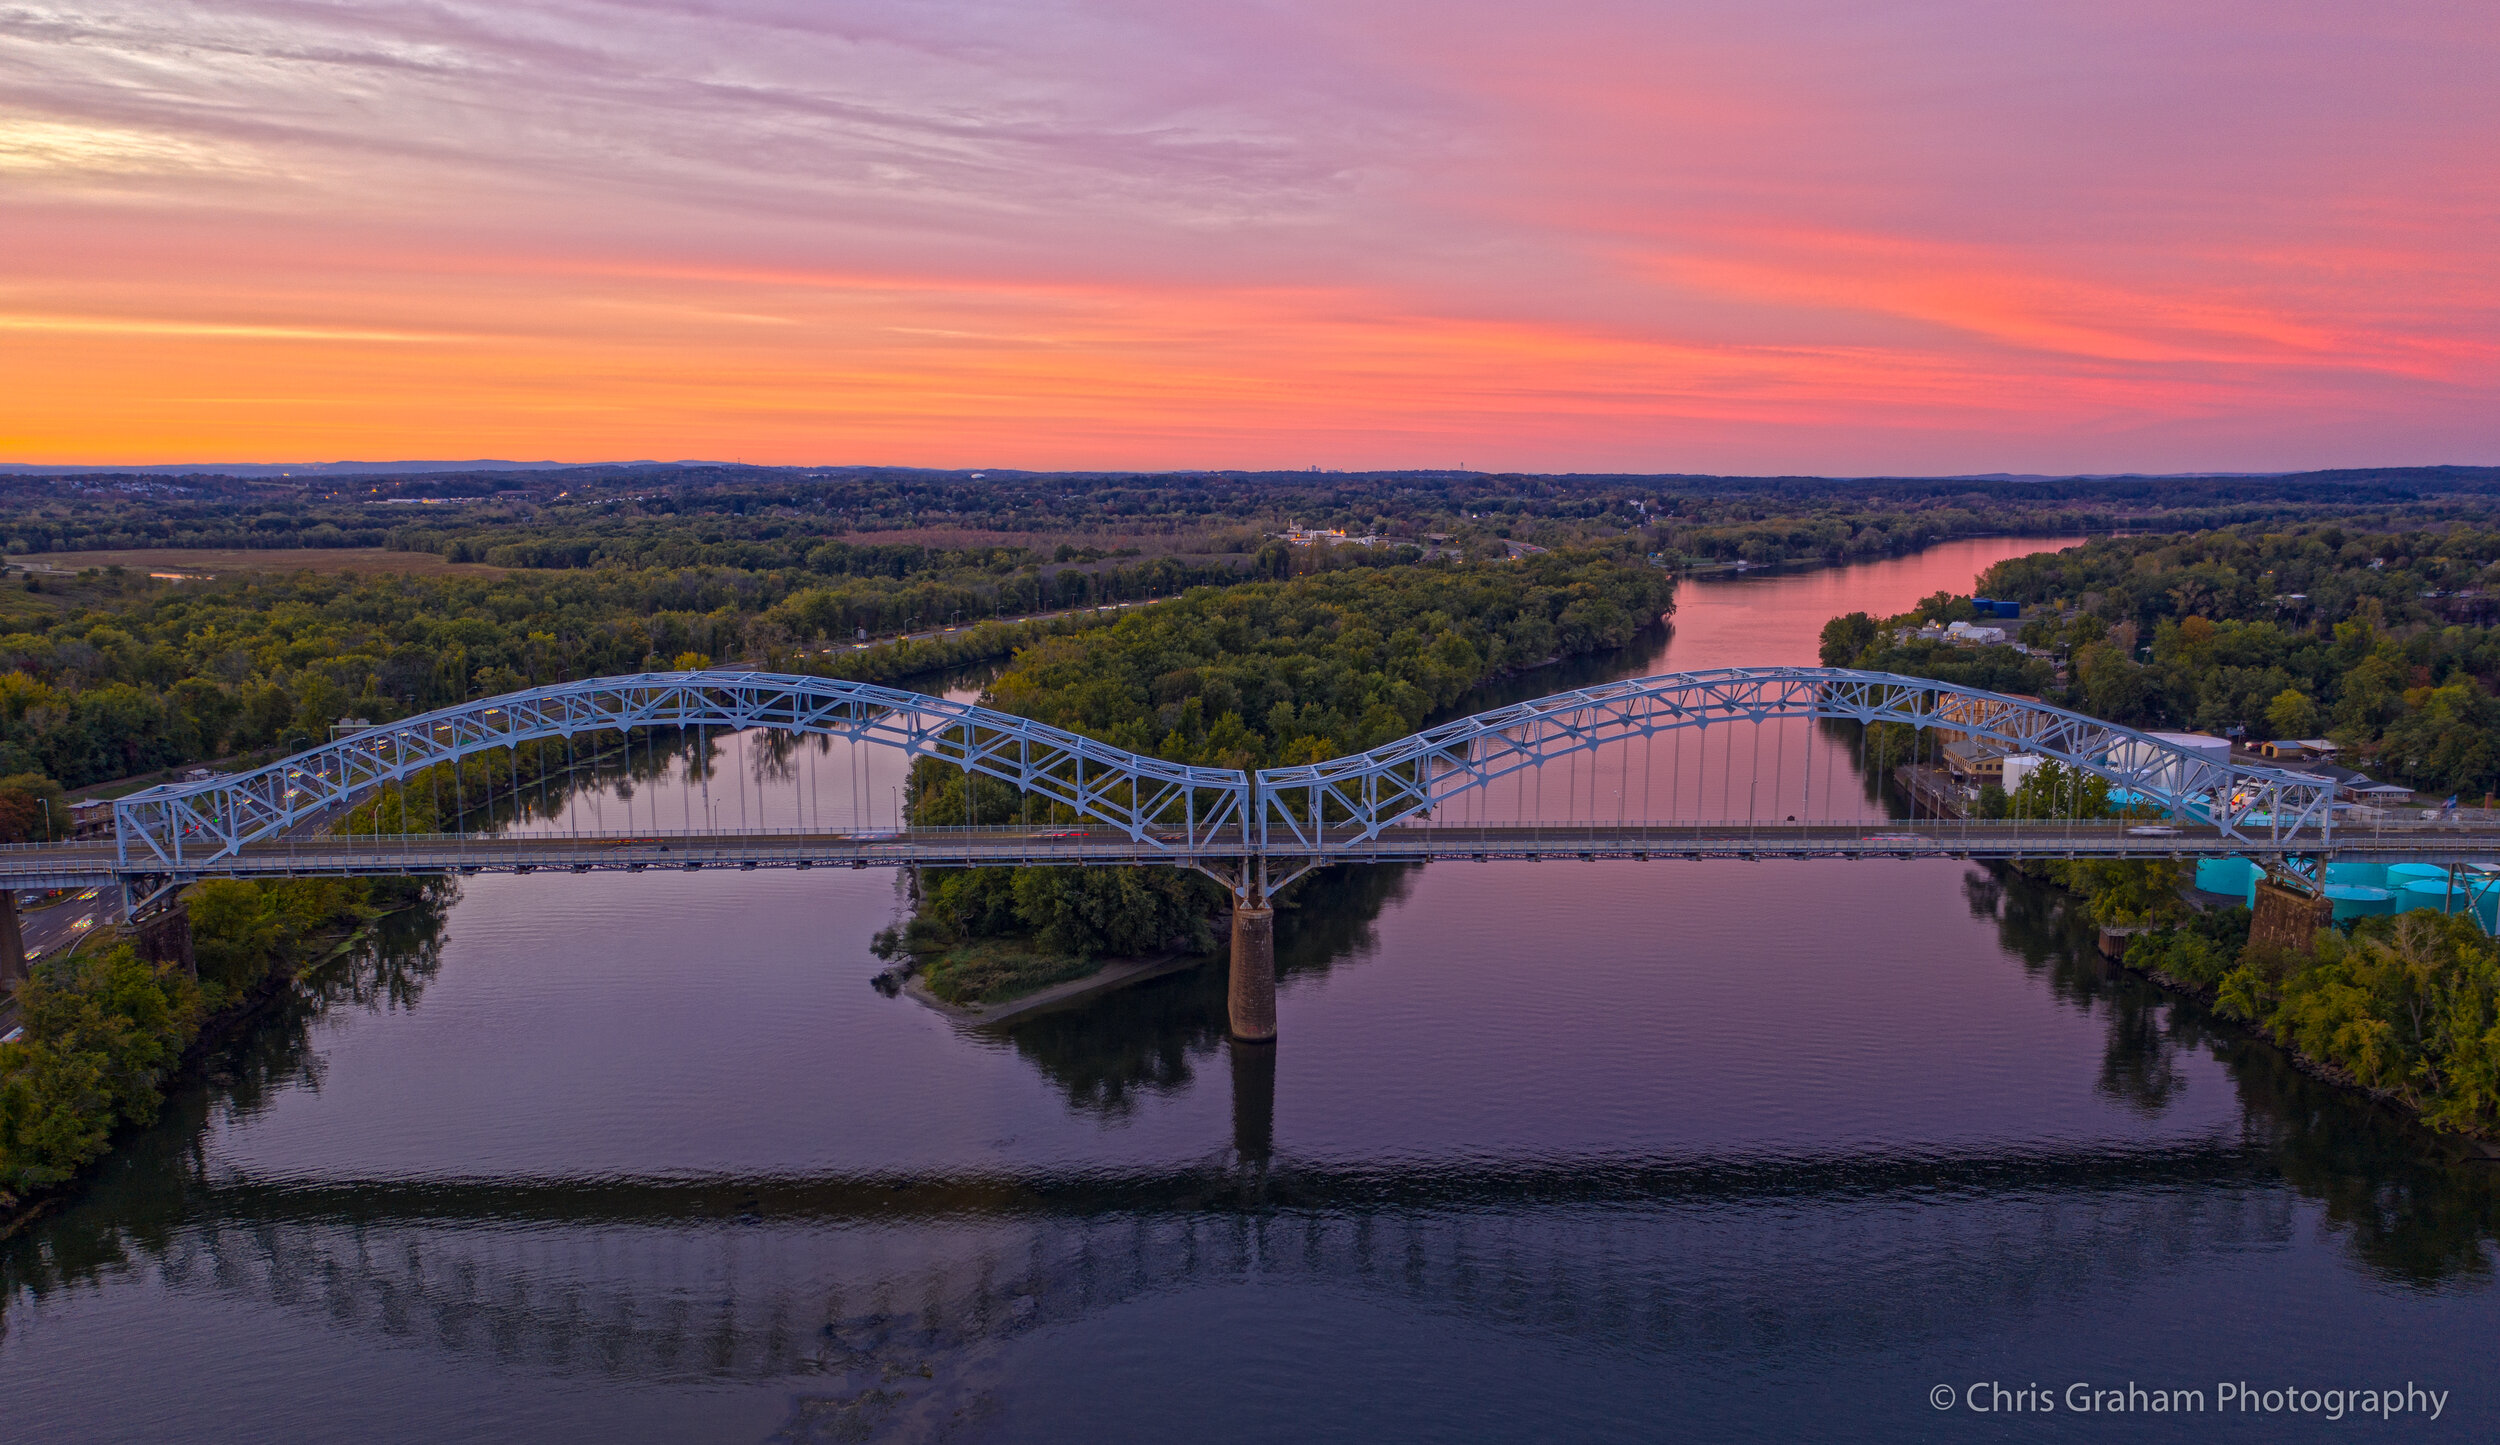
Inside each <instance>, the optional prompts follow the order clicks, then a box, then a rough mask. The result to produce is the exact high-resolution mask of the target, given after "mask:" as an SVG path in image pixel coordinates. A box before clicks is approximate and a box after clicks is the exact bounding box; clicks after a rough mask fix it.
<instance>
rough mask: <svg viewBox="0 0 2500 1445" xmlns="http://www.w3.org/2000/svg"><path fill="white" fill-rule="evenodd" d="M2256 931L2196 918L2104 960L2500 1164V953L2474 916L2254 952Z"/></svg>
mask: <svg viewBox="0 0 2500 1445" xmlns="http://www.w3.org/2000/svg"><path fill="white" fill-rule="evenodd" d="M2059 886H2062V885H2059ZM2065 891H2066V892H2067V893H2068V894H2069V895H2070V896H2073V897H2077V898H2081V897H2083V896H2084V895H2083V894H2082V893H2080V892H2078V891H2077V890H2075V889H2073V888H2071V887H2068V888H2065ZM2250 921H2251V915H2250V914H2249V913H2248V912H2247V910H2245V909H2241V908H2232V909H2228V910H2218V911H2209V912H2201V913H2199V914H2198V915H2197V916H2196V917H2194V918H2192V919H2190V920H2188V921H2186V922H2184V923H2177V924H2171V925H2166V926H2162V927H2157V928H2147V929H2141V930H2138V931H2135V932H2133V934H2132V936H2131V937H2129V938H2127V939H2126V941H2125V945H2124V947H2123V948H2122V949H2119V950H2116V951H2112V950H2111V949H2110V948H2109V946H2108V943H2109V940H2108V939H2107V938H2106V936H2104V940H2103V947H2102V951H2103V953H2104V954H2105V955H2106V956H2109V957H2110V958H2112V960H2113V961H2114V962H2116V963H2118V964H2119V965H2120V966H2122V967H2124V968H2126V969H2127V970H2128V971H2129V972H2131V973H2134V974H2136V975H2137V976H2139V977H2141V978H2143V979H2145V980H2146V981H2147V982H2150V983H2152V984H2154V985H2155V986H2157V987H2159V988H2161V989H2163V990H2164V991H2166V992H2169V993H2173V994H2177V995H2180V996H2182V997H2186V998H2190V999H2193V1000H2195V1001H2197V1002H2198V1003H2200V1004H2202V1005H2204V1006H2205V1007H2206V1008H2208V1009H2210V1010H2211V1011H2212V1013H2213V1015H2214V1016H2215V1017H2216V1018H2217V1019H2220V1020H2222V1021H2223V1022H2224V1023H2226V1024H2228V1025H2229V1026H2230V1027H2232V1028H2233V1029H2235V1030H2239V1031H2241V1032H2244V1033H2246V1034H2248V1035H2250V1036H2252V1037H2254V1038H2257V1039H2260V1040H2263V1041H2264V1042H2265V1043H2267V1044H2268V1045H2270V1046H2272V1047H2273V1048H2275V1049H2277V1050H2279V1051H2281V1053H2282V1054H2283V1056H2284V1058H2285V1059H2286V1061H2287V1062H2289V1063H2290V1064H2291V1065H2292V1067H2293V1068H2295V1069H2297V1070H2299V1071H2300V1072H2301V1073H2303V1074H2306V1075H2308V1076H2309V1077H2311V1078H2313V1079H2316V1080H2318V1081H2319V1082H2321V1083H2326V1084H2332V1085H2334V1086H2336V1087H2338V1088H2342V1089H2348V1090H2351V1091H2353V1092H2355V1093H2358V1094H2361V1095H2364V1096H2366V1097H2368V1098H2369V1099H2370V1100H2372V1101H2373V1102H2374V1103H2377V1104H2379V1105H2383V1106H2386V1107H2388V1108H2391V1109H2394V1110H2395V1111H2397V1112H2398V1113H2399V1114H2401V1115H2403V1116H2404V1117H2405V1118H2406V1119H2407V1120H2408V1121H2410V1122H2413V1123H2417V1124H2419V1125H2421V1126H2423V1127H2424V1128H2425V1129H2427V1130H2429V1131H2430V1132H2431V1133H2432V1134H2434V1135H2435V1136H2437V1137H2438V1138H2440V1139H2441V1140H2442V1141H2444V1142H2445V1143H2447V1144H2449V1145H2452V1146H2454V1147H2456V1148H2457V1149H2459V1150H2460V1151H2462V1152H2463V1153H2465V1154H2467V1155H2470V1156H2471V1157H2474V1158H2477V1159H2482V1160H2487V1161H2500V1091H2496V1090H2495V1088H2494V1086H2493V1085H2494V1080H2495V1077H2496V1076H2495V1068H2496V1067H2500V998H2496V997H2495V991H2496V988H2500V945H2495V943H2494V941H2493V940H2492V939H2491V938H2490V937H2488V936H2487V935H2485V934H2483V933H2482V930H2481V928H2480V926H2479V925H2478V924H2477V923H2475V922H2474V920H2473V919H2472V918H2471V916H2469V915H2455V914H2440V913H2433V912H2430V911H2427V910H2416V911H2413V912H2408V913H2401V914H2395V915H2384V916H2379V917H2372V918H2361V919H2356V920H2354V921H2353V922H2352V924H2351V925H2350V926H2349V927H2348V928H2346V927H2337V926H2329V927H2327V928H2324V929H2321V930H2319V931H2318V932H2317V933H2316V934H2314V935H2312V940H2313V941H2312V944H2311V946H2310V947H2308V948H2305V949H2286V948H2283V947H2281V946H2279V945H2274V944H2269V943H2266V942H2263V941H2252V940H2251V938H2250V937H2249V934H2250V926H2249V925H2250Z"/></svg>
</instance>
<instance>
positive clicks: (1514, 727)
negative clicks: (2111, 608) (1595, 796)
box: [1255, 667, 2335, 854]
mask: <svg viewBox="0 0 2500 1445" xmlns="http://www.w3.org/2000/svg"><path fill="white" fill-rule="evenodd" d="M1823 718H1831V719H1845V720H1848V721H1852V722H1856V723H1859V724H1862V725H1871V724H1874V723H1879V722H1890V723H1901V724H1906V725H1908V726H1911V727H1917V728H1945V729H1951V730H1954V731H1957V732H1960V733H1962V734H1964V735H1966V736H1969V737H1972V738H1976V739H1980V740H1984V741H1986V742H1987V743H1989V744H1991V745H1993V746H1995V747H1998V748H2001V749H2003V750H2004V751H2005V752H2007V753H2030V754H2034V755H2036V756H2039V757H2043V758H2048V759H2051V760H2054V761H2056V762H2059V763H2062V764H2065V765H2067V766H2069V767H2074V768H2080V769H2082V770H2084V771H2086V772H2089V773H2092V774H2095V775H2097V776H2099V777H2101V778H2104V779H2106V780H2107V781H2108V782H2109V783H2110V785H2111V786H2112V787H2113V788H2117V789H2124V790H2126V791H2127V792H2129V793H2132V794H2134V795H2136V796H2137V797H2139V798H2142V799H2143V800H2145V801H2146V802H2148V803H2149V804H2151V805H2152V806H2154V807H2157V808H2159V809H2161V810H2162V811H2163V812H2165V813H2169V814H2172V815H2174V816H2179V817H2187V818H2193V819H2195V820H2196V821H2198V822H2200V823H2210V824H2212V825H2213V826H2214V827H2215V828H2216V829H2218V830H2219V831H2221V832H2222V833H2224V834H2226V835H2229V836H2232V837H2240V838H2249V839H2252V840H2253V839H2257V838H2264V839H2266V840H2268V841H2272V842H2278V843H2279V842H2285V841H2291V840H2295V839H2306V838H2315V839H2317V840H2319V841H2320V842H2323V841H2325V839H2326V838H2327V837H2328V836H2329V834H2330V832H2331V830H2332V825H2333V819H2334V813H2333V808H2334V794H2335V785H2334V784H2333V783H2332V782H2329V781H2327V780H2325V779H2322V778H2316V777H2312V776H2310V775H2308V774H2305V773H2294V772H2289V771H2285V770H2281V769H2273V768H2255V767H2246V766H2242V765H2239V764H2235V763H2229V762H2222V761H2217V760H2215V759H2213V758H2211V757H2209V756H2207V755H2205V754H2203V753H2200V752H2197V751H2195V750H2193V749H2189V748H2184V747H2181V746H2179V745H2178V744H2176V743H2173V742H2169V741H2166V740H2164V739H2162V738H2159V737H2155V736H2153V735H2151V734H2148V733H2143V732H2138V731H2136V730H2135V729H2133V728H2126V727H2120V726H2118V725H2117V724H2115V723H2107V722H2103V721H2101V720H2099V719H2098V718H2092V717H2087V716H2085V715H2083V714H2081V713H2076V712H2069V711H2067V710H2065V709H2064V708H2058V707H2051V706H2049V705H2048V704H2046V703H2043V702H2040V701H2038V700H2036V699H2031V698H2019V697H2009V696H2007V695H2005V694H2002V693H1994V692H1987V691H1983V690H1981V689H1979V688H1972V687H1963V686H1959V685H1957V684H1953V683H1945V682H1934V681H1929V680H1927V679H1924V678H1911V677H1900V676H1896V675H1894V674H1891V673H1881V672H1858V671H1854V670H1850V669H1845V668H1828V667H1761V668H1720V669H1715V670H1711V671H1704V672H1685V673H1665V674H1661V675H1658V676H1655V677H1641V678H1629V679H1625V680H1623V681H1620V682H1611V683H1606V684H1604V685H1602V686H1598V687H1591V688H1582V689H1580V690H1578V691H1575V692H1564V693H1556V694H1554V695H1553V696H1551V697H1541V698H1538V699H1536V700H1534V701H1532V702H1522V703H1514V704H1512V705H1511V706H1509V707H1502V708H1495V709H1493V710H1491V711H1489V712H1481V713H1477V714H1475V715H1474V716H1472V717H1465V718H1460V719H1458V720H1457V721H1455V722H1449V723H1444V724H1442V725H1440V726H1438V727H1432V728H1426V729H1425V730H1423V731H1422V732H1419V733H1415V734H1412V735H1410V736H1408V737H1404V738H1401V739H1399V740H1398V741H1396V742H1394V743H1390V744H1388V745H1387V746H1385V747H1380V748H1375V749H1373V750H1372V751H1370V752H1367V753H1358V754H1354V755H1352V756H1348V757H1343V758H1332V759H1330V760H1329V761H1327V762H1323V763H1315V764H1310V765H1307V766H1303V767H1293V768H1268V769H1265V770H1263V771H1261V772H1260V773H1259V774H1258V778H1257V784H1258V798H1257V806H1256V810H1255V821H1256V827H1257V831H1258V834H1259V842H1260V851H1261V852H1277V853H1296V854H1298V853H1321V854H1324V853H1325V852H1326V851H1327V849H1328V847H1329V846H1330V845H1331V844H1339V845H1341V844H1343V843H1346V842H1361V841H1368V840H1369V839H1372V838H1375V837H1377V836H1379V834H1380V832H1381V830H1383V829H1385V828H1389V827H1393V826H1396V825H1397V824H1399V823H1403V822H1406V821H1408V820H1410V819H1414V818H1419V817H1423V816H1426V815H1428V814H1430V813H1431V812H1432V810H1433V809H1435V808H1437V807H1439V806H1440V805H1442V804H1443V803H1446V802H1449V801H1450V800H1452V799H1454V798H1456V797H1458V796H1460V795H1461V794H1464V793H1467V792H1469V791H1471V790H1474V789H1478V788H1482V787H1484V786H1486V785H1487V784H1490V783H1492V782H1494V781H1496V780H1497V779H1500V778H1503V777H1507V776H1509V775H1510V774H1513V773H1516V772H1519V771H1521V770H1522V769H1526V768H1534V767H1538V766H1541V765H1543V764H1545V763H1549V762H1552V761H1554V760H1556V759H1558V758H1561V757H1564V756H1567V755H1569V754H1572V753H1577V752H1584V751H1590V750H1593V749H1596V748H1600V747H1604V746H1607V745H1608V744H1611V743H1618V742H1622V741H1625V740H1629V739H1638V738H1643V737H1650V736H1655V735H1657V734H1659V733H1664V732H1671V731H1674V730H1676V729H1679V728H1695V729H1700V728H1708V727H1712V726H1716V725H1725V724H1731V723H1757V724H1758V723H1764V722H1774V721H1783V720H1789V719H1823Z"/></svg>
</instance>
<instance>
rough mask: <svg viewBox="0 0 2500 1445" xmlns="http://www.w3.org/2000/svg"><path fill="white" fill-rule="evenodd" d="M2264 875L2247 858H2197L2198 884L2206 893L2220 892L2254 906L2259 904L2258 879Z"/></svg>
mask: <svg viewBox="0 0 2500 1445" xmlns="http://www.w3.org/2000/svg"><path fill="white" fill-rule="evenodd" d="M2261 876H2263V874H2262V871H2261V870H2260V869H2259V868H2258V867H2257V865H2256V864H2254V863H2251V862H2249V861H2248V860H2247V859H2245V858H2199V859H2197V860H2196V886H2197V888H2198V889H2200V890H2202V891H2203V892H2206V893H2219V894H2222V895H2223V896H2224V897H2227V898H2236V899H2238V900H2240V901H2241V902H2242V903H2245V904H2247V905H2249V906H2250V907H2252V908H2254V907H2256V906H2257V880H2258V878H2260V877H2261Z"/></svg>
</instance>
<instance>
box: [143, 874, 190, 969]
mask: <svg viewBox="0 0 2500 1445" xmlns="http://www.w3.org/2000/svg"><path fill="white" fill-rule="evenodd" d="M130 927H131V931H132V932H134V933H136V934H138V935H139V956H140V957H141V958H144V959H146V960H147V961H148V962H150V963H179V964H181V965H182V971H183V972H184V973H187V974H189V975H191V976H192V977H193V978H198V977H199V976H200V961H199V958H198V956H197V955H195V954H194V953H193V952H192V951H191V907H190V905H189V904H187V903H184V902H183V901H182V897H181V895H180V894H176V895H175V896H174V897H172V898H169V899H167V900H165V905H164V906H163V907H161V908H159V909H157V910H156V911H154V912H153V913H143V914H141V915H140V916H139V917H137V918H134V919H132V920H131V921H130Z"/></svg>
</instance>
